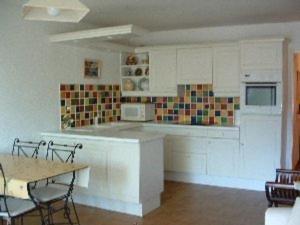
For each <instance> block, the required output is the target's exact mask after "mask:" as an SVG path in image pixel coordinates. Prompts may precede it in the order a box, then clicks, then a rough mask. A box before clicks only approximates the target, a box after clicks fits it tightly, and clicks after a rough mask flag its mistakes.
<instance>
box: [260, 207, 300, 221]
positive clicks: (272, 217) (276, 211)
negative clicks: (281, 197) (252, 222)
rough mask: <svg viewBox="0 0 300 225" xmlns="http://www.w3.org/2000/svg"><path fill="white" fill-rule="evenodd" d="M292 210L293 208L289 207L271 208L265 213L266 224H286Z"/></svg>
mask: <svg viewBox="0 0 300 225" xmlns="http://www.w3.org/2000/svg"><path fill="white" fill-rule="evenodd" d="M291 212H292V208H288V207H286V208H285V207H280V208H269V209H268V210H267V211H266V214H265V225H286V224H287V223H288V220H289V217H290V215H291ZM298 225H299V224H298Z"/></svg>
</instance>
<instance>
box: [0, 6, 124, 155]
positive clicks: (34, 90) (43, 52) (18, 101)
mask: <svg viewBox="0 0 300 225" xmlns="http://www.w3.org/2000/svg"><path fill="white" fill-rule="evenodd" d="M16 2H17V3H16ZM20 2H21V1H11V0H1V2H0V111H1V114H0V151H7V150H10V148H11V146H12V141H13V139H14V138H15V137H20V138H32V137H37V135H38V134H39V132H41V131H45V130H52V129H58V128H59V115H60V114H59V84H60V83H109V84H112V83H119V54H117V53H108V52H99V51H98V50H96V51H93V50H86V49H81V48H75V47H69V46H62V45H57V44H50V43H49V41H48V34H53V33H58V32H63V31H72V30H76V29H82V28H88V27H90V26H87V25H85V24H72V25H69V24H62V23H49V22H29V21H24V20H23V19H22V14H21V4H20ZM84 58H96V59H101V60H102V61H103V70H102V78H101V79H100V80H86V79H83V75H82V70H83V60H84Z"/></svg>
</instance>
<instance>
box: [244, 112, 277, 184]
mask: <svg viewBox="0 0 300 225" xmlns="http://www.w3.org/2000/svg"><path fill="white" fill-rule="evenodd" d="M280 133H281V117H280V116H255V115H252V116H251V115H249V116H242V118H241V154H242V170H241V172H242V174H241V177H244V178H250V179H259V180H274V178H275V169H276V168H280V157H281V152H280V149H281V141H280V140H281V135H280Z"/></svg>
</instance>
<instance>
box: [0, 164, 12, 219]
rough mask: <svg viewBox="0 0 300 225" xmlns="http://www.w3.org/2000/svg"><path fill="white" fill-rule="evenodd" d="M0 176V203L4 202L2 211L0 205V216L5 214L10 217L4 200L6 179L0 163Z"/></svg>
mask: <svg viewBox="0 0 300 225" xmlns="http://www.w3.org/2000/svg"><path fill="white" fill-rule="evenodd" d="M0 175H1V177H0V178H2V179H3V186H2V187H1V189H2V193H1V195H0V196H1V197H0V201H3V202H4V204H3V206H4V209H3V208H1V205H2V204H0V216H1V214H2V213H7V214H8V216H9V217H10V214H9V210H8V207H7V199H6V178H5V174H4V170H3V167H2V164H1V163H0Z"/></svg>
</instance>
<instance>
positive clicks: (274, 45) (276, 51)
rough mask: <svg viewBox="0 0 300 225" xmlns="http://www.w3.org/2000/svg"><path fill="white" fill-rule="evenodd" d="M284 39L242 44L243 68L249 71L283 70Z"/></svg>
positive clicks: (253, 41)
mask: <svg viewBox="0 0 300 225" xmlns="http://www.w3.org/2000/svg"><path fill="white" fill-rule="evenodd" d="M282 58H283V39H270V40H251V41H242V42H241V67H242V70H249V69H282Z"/></svg>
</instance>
